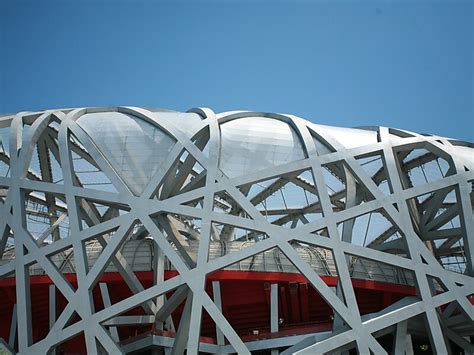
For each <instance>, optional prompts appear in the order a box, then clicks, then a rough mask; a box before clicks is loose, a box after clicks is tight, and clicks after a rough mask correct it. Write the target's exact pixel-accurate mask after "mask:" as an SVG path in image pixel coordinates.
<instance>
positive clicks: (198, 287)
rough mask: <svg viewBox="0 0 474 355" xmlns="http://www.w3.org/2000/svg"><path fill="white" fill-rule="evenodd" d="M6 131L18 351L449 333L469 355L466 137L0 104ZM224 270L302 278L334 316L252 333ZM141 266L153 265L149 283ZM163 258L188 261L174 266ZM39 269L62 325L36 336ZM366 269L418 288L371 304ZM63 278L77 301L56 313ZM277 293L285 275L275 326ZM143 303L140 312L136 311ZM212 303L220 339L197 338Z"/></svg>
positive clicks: (5, 186)
mask: <svg viewBox="0 0 474 355" xmlns="http://www.w3.org/2000/svg"><path fill="white" fill-rule="evenodd" d="M428 129H429V128H428ZM0 138H1V141H0V142H1V144H0V200H1V202H0V237H1V239H0V258H1V259H0V277H1V278H9V277H13V276H14V277H15V281H16V305H15V307H14V312H13V313H14V314H13V316H12V317H11V330H10V333H9V334H10V335H9V339H2V340H1V342H0V347H3V348H4V349H6V350H5V351H7V352H12V353H13V352H14V351H17V352H18V353H19V354H45V353H47V352H50V353H54V352H55V348H56V347H57V346H58V345H59V344H61V343H63V342H65V341H66V340H68V339H71V338H73V337H75V336H77V335H78V334H84V337H85V342H86V348H87V352H88V353H90V354H94V353H101V352H102V353H103V352H106V353H110V354H117V353H127V352H133V351H137V350H140V349H156V351H162V352H163V353H172V354H180V353H183V352H184V351H185V349H186V350H187V353H188V354H196V353H198V351H201V352H208V353H239V354H249V353H250V352H252V351H257V350H268V351H269V352H271V353H272V354H277V353H279V352H281V353H282V354H290V353H296V354H323V353H334V354H340V353H344V352H345V351H349V350H351V349H356V350H357V351H358V353H359V354H370V353H374V354H387V353H388V351H387V349H384V347H382V345H381V344H380V342H379V340H378V339H379V338H380V337H382V336H384V335H387V334H392V335H393V339H394V344H393V352H394V353H396V354H410V353H412V352H413V344H412V342H411V339H412V336H414V335H421V336H426V337H428V338H429V341H430V346H431V349H433V351H434V352H436V353H438V354H448V353H450V352H451V347H452V345H453V344H456V346H457V347H459V348H461V349H463V350H464V351H465V352H466V353H473V352H474V345H473V343H472V339H473V336H474V322H473V315H474V311H473V306H472V300H473V299H472V297H471V296H472V295H473V294H474V279H473V276H474V273H473V272H474V271H473V264H472V263H473V261H474V258H473V253H474V245H473V243H474V219H473V204H474V193H473V181H474V154H473V152H474V148H473V147H474V146H473V145H472V144H471V143H467V142H462V141H458V140H455V139H449V138H444V137H440V136H435V135H421V134H417V133H413V132H408V131H404V130H400V129H394V128H386V127H364V128H352V129H349V128H336V127H328V126H322V125H317V124H313V123H311V122H308V121H305V120H303V119H301V118H299V117H295V116H292V115H286V114H270V113H259V112H241V111H236V112H225V113H221V114H215V113H214V112H213V111H212V110H210V109H204V108H203V109H201V108H198V109H193V110H190V111H189V112H187V113H178V112H172V111H165V110H154V109H145V108H137V107H118V108H80V109H64V110H49V111H44V112H21V113H18V114H16V115H13V116H3V117H0ZM130 248H132V249H130ZM147 250H149V252H147ZM137 253H138V254H140V253H141V254H140V255H138V256H137ZM223 269H226V270H232V269H238V270H256V271H258V270H265V271H279V272H298V273H300V274H302V275H304V277H306V279H307V280H308V281H309V282H310V284H311V285H312V287H313V288H314V289H315V290H316V291H317V292H318V293H319V295H320V296H321V297H322V298H323V299H324V300H325V302H326V303H327V304H328V305H329V306H330V307H331V308H332V309H333V311H334V324H333V329H332V331H324V332H318V333H312V334H305V335H295V336H287V337H275V338H271V339H262V340H255V341H250V342H245V341H243V340H242V339H241V338H240V337H239V335H238V334H237V332H236V331H235V330H234V329H233V327H232V326H231V324H230V323H229V322H228V320H227V319H226V318H225V317H224V316H223V312H222V310H221V301H220V294H221V291H220V286H219V283H218V282H213V284H212V288H213V293H212V297H210V295H209V294H208V292H206V290H205V282H206V277H207V275H209V274H211V273H213V272H215V271H218V270H223ZM107 270H108V271H111V270H112V271H114V272H118V273H119V274H120V275H121V277H123V279H124V280H125V282H126V284H127V285H128V287H129V288H130V290H132V292H133V295H132V296H130V297H128V298H126V299H123V300H121V301H120V302H117V303H114V304H111V302H110V295H109V292H108V288H107V285H106V284H105V283H100V284H99V280H100V278H101V275H103V273H104V272H105V271H107ZM141 270H153V271H154V284H153V285H152V286H151V287H148V288H145V287H144V286H143V285H142V284H141V282H140V280H139V279H138V278H137V277H136V275H135V274H134V271H141ZM165 270H176V271H177V272H178V273H177V275H176V276H174V277H172V278H169V279H167V280H164V276H163V275H164V271H165ZM71 272H74V273H75V274H76V276H77V287H73V286H72V285H71V283H70V282H69V281H68V280H67V279H66V278H65V276H64V274H65V273H71ZM39 273H44V274H46V275H48V276H49V278H50V279H51V280H52V281H53V285H52V286H51V288H50V290H49V292H50V295H51V296H50V299H49V302H50V303H49V307H50V312H49V314H50V322H49V326H50V328H49V333H48V334H47V336H46V337H45V338H44V339H41V340H39V341H36V342H34V341H33V337H32V309H31V303H32V300H31V295H30V287H29V281H30V276H31V275H36V274H39ZM322 275H333V276H337V278H338V284H337V287H334V288H331V287H329V286H328V285H327V284H326V283H325V282H324V281H323V280H322V278H321V277H322ZM353 278H360V279H367V280H380V281H385V282H390V283H393V284H403V285H413V286H414V287H415V288H416V296H413V297H406V298H404V299H402V300H400V301H398V302H396V303H394V304H391V305H390V306H389V307H387V308H385V309H383V310H382V311H380V312H377V313H371V314H364V315H361V312H360V311H359V307H358V302H357V300H356V295H355V292H354V288H353V285H352V281H351V279H353ZM96 286H98V287H100V292H101V295H102V298H103V303H104V308H103V309H100V310H96V309H95V307H94V300H93V297H92V290H93V289H94V287H96ZM55 289H56V290H57V292H60V293H61V294H62V296H63V297H64V298H65V300H66V301H67V306H66V307H65V308H64V310H63V311H62V312H61V313H60V314H57V312H56V310H57V307H56V301H55V298H54V296H53V295H54V293H55ZM173 290H174V291H175V292H174V293H173V296H171V297H169V298H167V297H166V296H165V295H166V294H167V293H169V292H170V291H173ZM182 302H184V304H185V305H184V311H183V316H182V318H181V321H180V322H179V325H177V324H173V321H172V319H171V318H170V314H171V312H173V310H174V309H176V307H177V306H178V305H179V304H181V303H182ZM278 302H279V298H278V294H277V286H272V288H271V317H270V319H268V324H269V327H270V328H271V331H272V332H277V331H278V328H279V324H278V323H279V322H278V319H279V316H278ZM136 307H141V308H143V310H144V312H145V315H142V316H134V317H133V316H123V314H124V313H125V312H127V311H128V310H131V309H133V308H136ZM203 311H206V312H207V314H209V316H210V317H211V318H212V320H213V321H214V322H215V324H216V339H217V340H216V344H209V343H204V342H200V328H201V320H202V317H203ZM75 316H78V318H79V320H78V321H75V322H71V319H73V317H75ZM9 321H10V320H9ZM150 323H154V324H156V327H157V328H159V329H161V330H163V329H164V330H173V331H175V332H176V333H175V334H176V335H175V336H174V337H169V336H165V335H162V336H159V335H153V336H150V337H145V338H141V339H138V340H137V341H135V342H127V343H124V342H122V341H121V339H120V336H119V332H118V331H117V328H119V327H120V326H121V325H123V324H150Z"/></svg>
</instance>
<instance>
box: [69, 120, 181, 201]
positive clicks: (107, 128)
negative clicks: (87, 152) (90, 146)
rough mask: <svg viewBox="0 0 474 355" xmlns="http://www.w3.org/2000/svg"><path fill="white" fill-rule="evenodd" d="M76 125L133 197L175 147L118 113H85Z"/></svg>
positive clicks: (145, 124) (167, 138)
mask: <svg viewBox="0 0 474 355" xmlns="http://www.w3.org/2000/svg"><path fill="white" fill-rule="evenodd" d="M77 123H78V124H79V125H80V126H81V127H82V128H83V129H84V130H85V131H86V132H87V134H88V135H89V136H90V137H91V138H92V140H93V141H94V143H95V144H96V146H97V147H98V148H99V150H100V151H101V152H102V154H103V155H104V156H105V157H106V159H107V160H108V161H109V163H110V164H111V166H112V167H113V168H114V170H115V171H116V172H117V173H118V174H119V175H120V177H121V178H122V179H123V180H124V181H125V183H126V184H127V186H128V187H129V188H130V190H131V191H132V192H133V193H134V194H136V195H139V194H141V193H142V192H143V190H144V188H145V186H146V185H147V183H148V182H149V181H150V179H151V178H152V177H153V175H154V174H155V173H156V171H157V170H158V168H159V167H160V166H161V164H162V163H163V161H164V160H165V159H166V158H167V156H168V154H169V152H170V151H171V149H172V148H173V146H174V144H175V140H174V139H173V138H171V137H170V136H169V135H168V134H166V133H165V132H163V131H162V130H161V129H159V128H158V127H155V126H154V125H152V124H150V123H148V122H146V121H144V120H141V119H139V118H137V117H134V116H130V115H127V114H124V113H120V112H101V113H88V114H85V115H83V116H81V117H80V118H79V119H78V120H77Z"/></svg>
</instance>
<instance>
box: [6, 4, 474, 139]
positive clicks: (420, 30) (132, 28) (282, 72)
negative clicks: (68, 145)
mask: <svg viewBox="0 0 474 355" xmlns="http://www.w3.org/2000/svg"><path fill="white" fill-rule="evenodd" d="M473 17H474V1H469V0H466V1H459V0H458V1H456V0H449V1H448V0H446V1H442V2H440V1H421V0H419V1H403V2H402V1H374V2H369V1H363V2H358V1H298V0H297V1H289V0H288V1H263V0H260V1H250V0H245V1H244V0H240V1H226V0H223V1H169V2H168V1H166V2H165V1H151V0H149V1H139V0H138V1H132V0H130V1H112V0H109V1H70V0H66V1H59V0H57V1H48V0H46V1H31V2H25V1H19V0H0V112H2V113H13V112H18V111H33V110H39V109H47V108H61V107H76V106H116V105H135V106H148V107H163V108H169V109H174V110H187V109H189V108H192V107H196V106H207V107H210V108H212V109H213V110H214V111H216V112H219V111H225V110H233V109H248V110H255V111H269V112H282V113H293V114H296V115H299V116H301V117H304V118H306V119H309V120H311V121H313V122H317V123H321V124H330V125H338V126H361V125H384V126H394V127H399V128H405V129H409V130H413V131H417V132H421V133H425V132H426V133H435V134H440V135H444V136H449V137H453V138H459V139H464V140H469V141H474V83H473V76H474V64H473V63H474V54H473V51H474V48H473V47H474V45H473V42H474V38H473V37H474V34H473V33H474V23H473V21H474V20H473Z"/></svg>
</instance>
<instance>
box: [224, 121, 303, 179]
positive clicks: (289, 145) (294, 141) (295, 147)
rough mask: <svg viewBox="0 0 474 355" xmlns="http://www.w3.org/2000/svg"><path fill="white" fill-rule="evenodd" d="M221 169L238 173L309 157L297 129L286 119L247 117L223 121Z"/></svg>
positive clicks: (230, 175) (238, 174)
mask: <svg viewBox="0 0 474 355" xmlns="http://www.w3.org/2000/svg"><path fill="white" fill-rule="evenodd" d="M220 129H221V140H222V142H221V143H222V145H221V156H220V161H219V166H220V169H221V170H222V171H223V172H224V174H226V175H227V176H228V177H230V178H232V177H236V176H241V175H245V174H248V173H251V172H255V171H259V170H263V169H267V168H270V167H274V166H278V165H282V164H286V163H289V162H292V161H295V160H300V159H304V158H305V154H304V151H303V147H302V145H301V141H300V139H299V137H298V135H297V134H296V132H295V131H294V130H293V129H292V128H291V127H290V126H289V125H288V124H287V123H285V122H282V121H279V120H276V119H273V118H267V117H245V118H240V119H235V120H232V121H229V122H225V123H223V124H222V125H221V127H220Z"/></svg>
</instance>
